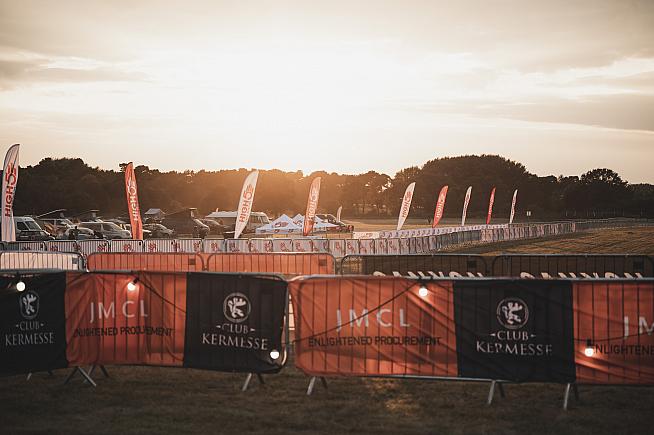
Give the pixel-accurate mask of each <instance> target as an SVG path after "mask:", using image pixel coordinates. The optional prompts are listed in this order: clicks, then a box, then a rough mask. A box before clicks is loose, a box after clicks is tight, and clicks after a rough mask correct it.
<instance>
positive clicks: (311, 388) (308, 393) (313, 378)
mask: <svg viewBox="0 0 654 435" xmlns="http://www.w3.org/2000/svg"><path fill="white" fill-rule="evenodd" d="M314 385H316V377H315V376H312V377H311V380H310V381H309V387H308V388H307V396H310V395H311V393H313V386H314Z"/></svg>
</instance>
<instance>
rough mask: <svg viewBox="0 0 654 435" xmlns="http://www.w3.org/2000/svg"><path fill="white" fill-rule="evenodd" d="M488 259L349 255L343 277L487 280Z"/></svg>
mask: <svg viewBox="0 0 654 435" xmlns="http://www.w3.org/2000/svg"><path fill="white" fill-rule="evenodd" d="M488 273H489V268H488V264H487V263H486V258H485V257H483V256H481V255H468V254H431V255H424V254H415V255H348V256H345V257H343V258H342V259H341V274H342V275H396V276H414V277H418V276H428V277H434V278H436V277H440V278H446V277H455V276H473V277H474V276H487V275H488Z"/></svg>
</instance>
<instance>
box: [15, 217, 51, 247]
mask: <svg viewBox="0 0 654 435" xmlns="http://www.w3.org/2000/svg"><path fill="white" fill-rule="evenodd" d="M14 224H15V226H16V241H18V242H32V241H45V240H54V237H52V236H51V235H50V234H48V233H47V232H46V231H44V230H43V228H41V227H40V226H39V224H38V223H36V221H35V220H34V218H31V217H28V216H16V217H14Z"/></svg>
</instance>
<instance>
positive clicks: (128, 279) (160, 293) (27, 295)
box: [0, 272, 287, 374]
mask: <svg viewBox="0 0 654 435" xmlns="http://www.w3.org/2000/svg"><path fill="white" fill-rule="evenodd" d="M22 279H23V281H24V282H25V284H26V289H25V291H23V292H19V291H17V290H15V289H14V290H13V291H11V290H10V291H5V292H3V293H2V295H0V315H1V316H2V317H0V334H1V337H0V338H1V341H0V374H13V373H26V372H33V371H40V370H50V369H56V368H65V367H69V366H71V367H72V366H80V365H87V364H96V365H108V364H137V365H159V366H178V367H182V366H183V367H197V368H204V369H211V370H225V371H242V372H253V373H264V372H265V373H272V372H276V371H279V370H280V369H281V367H282V365H283V361H284V358H283V357H282V355H283V354H284V349H283V348H282V332H283V326H284V316H285V307H286V300H287V294H286V282H285V281H283V280H281V279H279V278H276V277H274V276H266V277H263V276H256V275H243V274H239V275H227V274H220V275H219V274H208V273H195V272H190V273H170V272H168V273H158V272H139V273H138V275H137V276H135V275H133V274H129V273H99V272H87V273H81V272H67V273H64V272H62V273H46V274H41V275H35V276H26V277H22ZM0 280H2V282H0V285H4V287H5V288H7V289H11V287H12V285H14V286H15V283H14V281H15V278H14V277H11V278H8V277H0ZM273 357H274V358H273Z"/></svg>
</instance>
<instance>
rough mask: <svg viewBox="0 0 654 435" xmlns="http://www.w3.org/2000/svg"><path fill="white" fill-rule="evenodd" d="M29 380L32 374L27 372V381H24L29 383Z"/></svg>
mask: <svg viewBox="0 0 654 435" xmlns="http://www.w3.org/2000/svg"><path fill="white" fill-rule="evenodd" d="M30 379H32V372H29V373H28V374H27V379H26V380H28V381H29V380H30Z"/></svg>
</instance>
